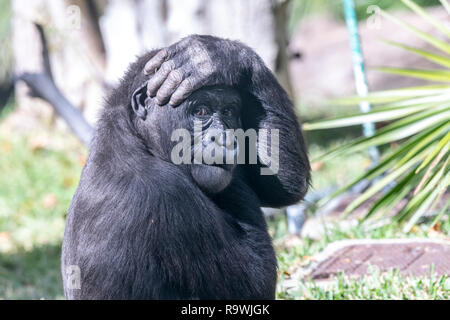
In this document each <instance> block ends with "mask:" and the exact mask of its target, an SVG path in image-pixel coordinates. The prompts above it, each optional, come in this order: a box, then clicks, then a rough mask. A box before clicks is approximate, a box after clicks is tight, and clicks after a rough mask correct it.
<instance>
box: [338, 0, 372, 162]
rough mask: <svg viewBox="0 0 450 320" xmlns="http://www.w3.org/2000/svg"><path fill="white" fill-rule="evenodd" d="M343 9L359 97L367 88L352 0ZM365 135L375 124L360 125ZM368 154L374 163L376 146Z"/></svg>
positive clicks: (365, 104) (365, 106) (361, 106)
mask: <svg viewBox="0 0 450 320" xmlns="http://www.w3.org/2000/svg"><path fill="white" fill-rule="evenodd" d="M343 2H344V11H345V22H346V24H347V30H348V33H349V36H350V47H351V50H352V60H353V75H354V77H355V85H356V93H357V94H358V96H360V97H365V96H367V94H368V92H369V89H368V87H367V80H366V74H365V71H364V59H363V55H362V52H361V46H360V41H359V35H358V21H357V20H356V13H355V3H354V1H353V0H343ZM359 109H360V111H361V112H364V113H365V112H369V111H370V103H369V102H367V101H363V102H361V103H360V104H359ZM362 127H363V134H364V136H365V137H371V136H373V135H374V134H375V125H374V124H373V123H372V122H367V123H364V124H363V125H362ZM369 156H370V159H371V161H372V164H376V163H377V162H378V159H379V158H380V154H379V152H378V149H377V148H376V147H371V148H369Z"/></svg>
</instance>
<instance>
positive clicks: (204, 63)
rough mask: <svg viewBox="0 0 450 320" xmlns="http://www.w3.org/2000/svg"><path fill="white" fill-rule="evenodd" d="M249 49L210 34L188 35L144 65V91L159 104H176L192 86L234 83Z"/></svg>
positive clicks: (162, 50)
mask: <svg viewBox="0 0 450 320" xmlns="http://www.w3.org/2000/svg"><path fill="white" fill-rule="evenodd" d="M251 55H253V51H252V50H250V49H249V48H248V47H246V46H245V45H243V44H241V43H239V42H237V41H231V40H225V39H220V38H217V37H213V36H204V35H191V36H189V37H186V38H184V39H182V40H180V41H179V42H177V43H175V44H173V45H171V46H169V47H167V48H163V49H161V50H160V51H159V52H158V53H157V54H156V55H155V56H153V58H152V59H150V60H149V61H148V62H147V64H146V65H145V67H144V73H145V74H146V75H151V74H153V73H154V74H153V75H152V76H151V77H150V80H149V81H148V85H147V94H148V95H149V96H150V97H155V96H156V102H157V103H158V104H159V105H164V104H166V103H167V102H168V101H169V100H170V101H169V104H170V105H172V106H176V105H178V104H180V103H181V102H182V101H183V100H184V99H186V98H187V97H188V96H189V95H190V94H191V93H192V92H193V91H195V90H196V89H198V88H200V87H203V86H209V85H216V84H223V85H230V86H232V85H236V84H238V82H239V81H240V78H241V76H242V75H243V74H244V72H245V70H246V63H244V60H245V61H249V60H248V59H247V58H248V57H249V56H251Z"/></svg>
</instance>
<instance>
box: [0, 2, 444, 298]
mask: <svg viewBox="0 0 450 320" xmlns="http://www.w3.org/2000/svg"><path fill="white" fill-rule="evenodd" d="M103 2H105V3H106V2H107V1H103ZM415 2H416V3H417V4H420V5H422V6H424V7H435V6H436V5H438V4H439V1H438V0H415ZM370 5H376V6H378V7H380V8H381V9H384V10H387V12H391V13H393V14H394V15H397V12H400V13H402V14H403V13H404V12H405V10H404V9H405V6H404V5H403V4H402V3H401V2H400V1H388V0H380V1H375V0H367V1H363V0H356V13H357V17H358V19H359V20H360V21H364V20H365V19H366V18H367V17H368V16H369V15H370V13H369V12H368V10H367V8H368V6H370ZM287 13H288V20H287V22H286V23H287V26H286V27H287V30H288V34H289V42H290V46H289V48H288V50H290V54H291V55H292V56H294V57H295V58H292V60H290V71H291V79H292V85H293V88H294V92H296V93H297V92H300V93H299V95H298V96H295V101H296V108H297V110H298V112H299V115H300V116H301V119H302V120H303V121H306V122H311V121H314V120H319V119H324V118H328V119H331V118H333V117H337V116H343V115H349V114H353V113H354V112H355V111H357V110H358V108H357V103H355V100H353V101H352V102H353V103H346V104H345V106H344V104H340V105H339V104H337V103H336V104H334V103H330V102H329V100H328V99H329V98H337V97H342V96H344V95H348V93H349V92H348V91H346V90H351V92H350V93H352V92H354V89H353V87H354V85H353V79H352V77H351V73H352V70H351V64H350V63H349V61H350V59H351V53H350V50H349V47H348V45H347V42H348V38H347V34H346V30H345V25H344V21H343V8H342V2H341V1H340V0H292V1H290V3H289V7H288V10H287ZM330 16H331V17H333V18H334V19H335V20H336V21H335V22H333V23H336V24H332V25H328V24H327V23H328V22H329V21H330V18H329V17H330ZM321 19H322V20H321ZM362 24H364V22H362ZM310 25H314V28H316V27H318V28H319V30H321V29H320V27H323V28H324V30H326V31H329V32H330V34H328V33H327V32H322V31H321V32H320V35H321V36H320V39H317V42H320V45H322V44H324V43H325V44H326V43H329V44H330V47H322V46H320V45H316V47H315V48H312V49H314V50H315V51H309V50H312V49H311V47H313V46H314V45H313V44H311V40H314V39H313V38H306V40H305V39H304V38H302V37H305V36H308V34H307V32H306V31H305V29H302V27H303V26H307V27H308V26H310ZM336 26H337V27H339V30H340V31H341V34H342V35H343V38H342V41H343V43H345V45H343V47H340V46H339V45H336V42H335V41H336V38H335V34H334V33H333V32H334V31H335V30H334V29H333V28H334V27H336ZM11 28H12V27H11V3H10V1H8V0H0V299H1V298H5V299H11V298H13V299H14V298H19V299H21V298H25V299H38V298H46V299H54V298H57V299H61V298H63V293H62V284H61V278H60V269H59V268H60V261H59V258H60V243H61V239H62V236H63V230H64V219H65V215H66V212H67V208H68V206H69V203H70V200H71V197H72V196H73V193H74V192H75V188H76V186H77V183H78V179H79V176H80V173H81V170H82V167H83V165H84V163H85V160H86V156H87V150H86V148H85V147H84V146H83V145H81V144H80V143H79V142H78V141H77V140H76V138H75V137H74V136H73V135H72V134H71V133H70V132H68V130H67V129H66V128H65V127H64V126H58V125H55V119H54V117H53V118H51V119H50V120H49V121H44V122H43V123H42V126H41V127H39V128H38V129H37V130H33V129H30V130H25V131H21V132H17V131H14V130H12V129H11V126H9V124H8V123H7V121H6V119H8V118H9V115H10V114H11V113H13V112H14V106H15V104H16V102H15V101H14V94H13V91H12V89H13V87H12V76H13V51H12V36H11V32H12V29H11ZM308 30H309V29H308ZM399 30H400V28H396V29H395V30H394V29H390V31H389V33H392V34H394V33H396V32H399V33H401V32H402V31H399ZM381 32H383V30H381ZM369 36H370V35H369ZM369 36H368V37H369ZM312 37H315V35H312ZM407 37H408V36H407ZM316 38H317V37H316ZM365 39H366V43H367V44H368V45H371V46H376V47H381V46H382V44H381V43H380V42H377V43H375V41H372V40H370V41H369V40H367V38H365V34H364V33H363V34H362V40H363V43H364V40H365ZM297 43H300V45H299V46H295V45H296V44H297ZM308 46H309V47H308ZM339 48H340V49H339ZM383 50H384V49H383ZM310 52H311V53H312V52H324V55H325V56H324V57H325V58H326V57H330V58H332V57H333V56H336V57H337V58H336V59H335V60H333V61H330V63H329V64H326V63H325V61H323V60H322V59H323V57H317V56H314V54H310ZM382 52H383V54H384V51H382ZM340 53H341V54H342V56H343V57H345V58H346V59H347V60H346V61H344V62H341V60H339V59H338V58H340V57H341V56H340V55H339V54H340ZM365 53H366V54H367V55H368V60H369V62H370V61H372V60H371V57H370V56H371V55H374V56H375V55H376V56H380V52H376V53H372V52H371V51H366V52H365ZM399 57H400V58H399V60H402V61H403V60H404V62H405V63H414V62H411V60H408V59H406V58H405V55H403V54H402V55H401V56H399ZM386 60H388V61H387V62H388V63H389V62H390V61H389V56H388V55H387V56H386ZM315 64H318V65H315ZM324 66H326V69H325V70H324V69H323V68H321V67H324ZM330 66H331V67H330ZM308 68H311V70H312V72H311V73H307V69H308ZM339 72H345V74H346V75H347V76H346V78H345V77H344V79H347V80H346V81H342V80H341V78H338V77H334V76H333V75H334V74H338V73H339ZM369 72H372V71H371V70H369ZM305 74H308V76H305ZM310 74H313V75H315V76H316V77H317V78H318V79H319V81H320V82H321V83H322V84H324V85H325V86H335V85H337V84H342V83H344V82H345V86H346V87H345V89H342V90H341V87H336V88H337V89H336V91H333V92H331V93H330V92H328V91H325V90H323V88H319V87H317V88H314V87H308V86H307V85H303V84H299V83H300V82H301V81H305V82H311V81H312V80H311V78H310V77H309V75H310ZM348 75H350V76H348ZM380 77H381V78H380V79H381V80H380V81H379V82H374V83H375V85H374V86H373V87H375V89H380V87H379V86H377V83H382V84H383V86H384V89H386V88H391V87H392V88H398V87H400V86H402V85H401V84H400V82H399V81H400V80H398V79H399V78H398V77H391V78H388V77H387V76H380ZM302 78H305V79H302ZM420 84H422V83H420ZM382 88H383V87H382ZM336 92H337V93H336ZM309 94H311V96H313V98H312V99H309V96H308V95H309ZM419 109H420V108H419ZM387 120H391V119H389V118H386V119H383V121H384V122H381V123H380V126H379V128H380V127H383V126H385V125H386V124H387V123H388V122H386V121H387ZM305 134H306V138H307V141H308V145H309V153H310V158H311V159H320V156H322V155H323V154H326V153H328V152H330V150H341V149H342V150H344V149H345V148H346V146H348V145H349V144H352V143H353V141H354V139H356V138H358V137H359V136H361V128H360V127H359V126H351V127H344V128H342V127H339V126H329V127H328V128H327V129H323V130H311V131H306V132H305ZM401 141H402V140H401ZM433 141H437V140H433ZM388 142H389V143H387V144H384V145H382V146H381V148H380V150H381V151H382V154H384V155H385V156H388V155H389V153H392V151H391V149H392V150H398V147H399V145H398V143H397V142H396V141H394V140H393V141H392V142H391V141H388ZM430 147H431V145H430ZM444 160H445V159H444ZM369 166H370V160H369V157H368V156H367V152H366V151H365V150H364V149H363V148H361V149H358V150H356V149H353V150H351V152H347V153H345V152H342V153H341V152H340V153H336V154H335V155H334V156H333V158H332V159H331V160H328V161H323V160H317V161H314V162H313V163H312V167H313V186H312V188H313V189H314V190H320V189H324V188H328V187H330V186H341V187H342V186H345V185H347V184H348V183H349V182H351V181H353V180H355V179H358V177H361V176H362V175H365V174H366V173H367V170H368V168H369ZM446 174H448V171H447V172H446ZM315 208H316V207H313V208H312V209H311V210H312V212H310V214H311V215H314V210H315ZM268 222H269V229H270V233H271V235H272V236H273V238H274V244H275V247H276V251H277V255H278V260H279V277H280V281H281V282H282V280H283V278H284V276H285V275H286V274H290V273H292V272H294V271H295V269H296V268H300V267H302V268H303V267H307V266H309V265H310V264H311V261H312V260H311V257H312V256H313V255H314V254H316V253H317V252H319V251H320V250H322V249H323V248H324V247H325V246H326V245H327V244H328V243H331V242H333V241H335V240H341V239H353V238H396V237H437V238H445V239H448V235H449V232H450V222H449V221H448V218H446V217H445V216H444V217H443V218H442V219H441V221H439V222H437V223H435V224H434V225H433V228H431V229H430V228H429V225H422V224H419V225H417V226H413V227H411V228H409V230H407V231H405V230H402V225H401V224H399V223H398V222H394V223H391V224H389V225H383V226H381V227H378V228H369V229H367V228H366V227H364V226H361V225H356V226H350V227H346V228H343V227H342V225H341V224H339V222H337V221H334V222H333V224H332V227H330V228H329V230H327V231H326V232H325V234H323V235H321V236H320V237H312V236H311V237H310V236H304V237H302V238H299V237H292V236H290V235H289V234H288V228H287V221H286V217H285V216H284V215H276V216H272V217H269V218H268ZM383 277H384V278H383V281H381V280H380V281H378V282H377V283H376V284H375V285H374V284H373V281H375V280H376V279H379V278H380V277H379V276H378V275H374V276H373V278H370V276H369V277H368V278H367V279H365V280H364V281H360V282H357V281H352V280H348V279H344V278H342V277H341V278H340V279H339V280H338V281H337V282H336V286H335V287H334V288H333V290H330V291H329V292H326V291H324V290H323V289H322V288H320V287H318V286H315V285H314V284H311V283H303V284H302V285H301V286H300V288H299V291H298V292H296V293H294V294H291V293H287V292H285V291H283V290H280V291H279V292H278V293H277V294H278V297H279V298H283V299H284V298H285V299H294V298H295V299H298V298H310V299H330V298H333V299H351V298H360V299H362V298H387V299H389V298H402V297H403V298H414V297H423V298H444V299H445V298H448V290H446V289H445V282H446V280H447V279H446V278H440V279H433V280H432V281H431V279H427V280H428V282H426V281H425V280H423V279H414V281H409V280H408V281H406V280H405V279H403V278H402V277H399V276H398V274H396V273H395V272H394V273H391V274H388V275H386V276H383ZM374 279H375V280H374ZM368 283H371V284H370V286H372V287H373V286H375V289H374V290H372V291H370V292H367V291H364V290H363V289H362V287H364V286H366V285H367V286H369V284H368ZM425 283H426V285H425ZM389 288H392V289H389ZM330 292H331V293H330Z"/></svg>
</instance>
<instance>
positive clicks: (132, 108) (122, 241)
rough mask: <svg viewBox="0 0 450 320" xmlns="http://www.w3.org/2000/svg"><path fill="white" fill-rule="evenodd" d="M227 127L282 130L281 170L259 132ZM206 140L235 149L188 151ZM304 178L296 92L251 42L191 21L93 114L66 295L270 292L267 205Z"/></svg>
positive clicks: (69, 233) (74, 208) (250, 295)
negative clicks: (205, 32)
mask: <svg viewBox="0 0 450 320" xmlns="http://www.w3.org/2000/svg"><path fill="white" fill-rule="evenodd" d="M195 123H197V124H199V127H200V129H201V130H200V132H201V133H202V137H203V138H201V139H200V141H201V143H197V144H196V143H194V142H193V140H195V135H196V133H195V125H194V124H195ZM179 129H182V130H184V132H187V133H189V135H191V137H193V138H192V139H190V140H189V141H188V143H184V144H182V146H183V148H184V147H185V146H186V145H187V147H191V146H193V149H191V152H189V151H186V152H184V151H183V152H180V153H178V152H174V150H178V148H177V146H180V139H179V138H180V137H178V138H177V137H175V138H174V135H173V133H174V132H175V131H176V130H179ZM213 129H214V130H215V131H216V132H217V131H218V132H219V133H221V134H219V135H217V134H215V133H214V134H213V133H210V132H212V130H213ZM230 129H233V130H235V129H242V130H249V129H253V130H255V131H256V132H258V133H259V132H262V131H263V130H268V132H272V131H273V132H275V131H276V132H278V136H279V139H278V141H275V142H273V141H272V142H271V143H270V144H271V146H270V147H273V146H275V147H276V150H275V153H276V154H277V156H278V167H277V168H276V170H272V169H269V168H270V160H269V159H268V157H267V154H268V153H265V152H263V151H265V150H263V149H264V147H263V148H261V147H260V146H257V145H256V144H255V142H254V141H252V139H250V138H249V139H247V138H246V139H245V142H244V143H243V142H242V140H241V141H237V140H236V138H234V139H225V137H227V136H226V132H227V130H230ZM262 140H264V139H262ZM266 140H270V139H269V138H267V139H266ZM211 145H213V146H214V147H215V148H214V150H216V151H217V150H219V151H224V153H223V154H225V155H227V156H229V155H230V154H231V158H232V159H233V161H232V162H231V163H229V162H226V163H223V162H220V161H215V162H213V163H206V160H204V161H202V162H198V161H191V160H192V157H194V153H195V152H194V151H195V150H197V151H198V148H199V146H200V150H204V149H205V148H207V147H209V146H211ZM266 147H267V148H268V147H269V144H268V143H267V144H266ZM183 150H184V149H183ZM186 150H187V149H186ZM271 150H272V153H273V152H274V151H273V149H271ZM216 151H215V152H216ZM252 151H253V152H255V153H256V154H257V159H256V161H254V162H252V161H249V160H250V159H249V158H250V157H249V156H248V155H247V154H251V153H252ZM241 152H244V153H246V154H245V155H244V157H243V159H244V161H241V163H238V161H236V159H237V158H238V155H239V154H240V153H241ZM213 153H214V152H213ZM174 154H175V155H181V154H182V155H183V159H184V160H186V161H182V162H181V163H178V162H177V161H174ZM213 156H214V154H213ZM217 156H218V157H217V159H221V155H220V154H219V152H218V151H217ZM175 158H176V157H175ZM271 159H272V158H271ZM263 169H269V170H272V171H271V172H270V173H269V174H267V172H266V173H263ZM309 179H310V166H309V161H308V158H307V153H306V148H305V143H304V140H303V137H302V133H301V129H300V125H299V123H298V120H297V117H296V115H295V113H294V109H293V106H292V103H291V101H290V100H289V98H288V96H287V94H286V92H285V91H284V90H283V89H282V88H281V86H280V85H279V83H278V82H277V80H276V78H275V77H274V75H273V74H272V73H271V72H270V70H269V69H268V68H267V67H266V66H265V65H264V63H263V62H262V60H261V58H260V57H259V56H258V55H257V54H256V53H255V52H254V51H253V50H252V49H250V48H249V47H247V46H245V45H244V44H242V43H240V42H237V41H231V40H225V39H221V38H217V37H212V36H201V35H192V36H189V37H187V38H184V39H182V40H181V41H179V42H178V43H175V44H173V45H171V46H169V47H166V48H163V49H159V50H153V51H151V52H148V53H147V54H144V55H143V56H141V57H140V58H138V59H137V61H136V62H135V63H133V64H131V66H130V67H129V70H128V71H127V72H126V74H125V76H124V77H123V79H122V80H121V82H120V84H119V85H118V87H117V88H116V89H114V90H113V92H112V94H111V95H110V96H109V97H108V98H107V99H106V101H105V106H104V109H103V110H102V112H101V115H100V118H99V120H98V122H97V127H96V130H95V134H94V138H93V140H92V142H91V146H90V154H89V157H88V160H87V162H86V165H85V167H84V168H83V171H82V175H81V179H80V183H79V186H78V188H77V190H76V192H75V195H74V197H73V200H72V202H71V205H70V208H69V211H68V215H67V220H66V229H65V233H64V241H63V247H62V266H61V268H62V276H63V283H64V292H65V296H66V298H67V299H274V298H275V290H276V279H277V272H276V270H277V263H276V258H275V253H274V250H273V247H272V242H271V238H270V236H269V234H268V232H267V226H266V223H265V220H264V216H263V213H262V211H261V207H263V206H265V207H282V206H287V205H290V204H294V203H296V202H298V201H300V200H301V199H302V198H303V196H304V195H305V193H306V191H307V189H308V186H309Z"/></svg>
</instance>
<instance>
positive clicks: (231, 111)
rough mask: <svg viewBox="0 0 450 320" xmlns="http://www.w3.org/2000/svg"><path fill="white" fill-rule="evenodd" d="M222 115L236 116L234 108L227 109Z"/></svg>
mask: <svg viewBox="0 0 450 320" xmlns="http://www.w3.org/2000/svg"><path fill="white" fill-rule="evenodd" d="M222 114H223V115H224V116H227V117H233V116H234V108H232V107H228V108H225V109H223V110H222Z"/></svg>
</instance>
